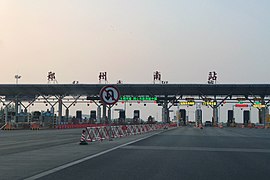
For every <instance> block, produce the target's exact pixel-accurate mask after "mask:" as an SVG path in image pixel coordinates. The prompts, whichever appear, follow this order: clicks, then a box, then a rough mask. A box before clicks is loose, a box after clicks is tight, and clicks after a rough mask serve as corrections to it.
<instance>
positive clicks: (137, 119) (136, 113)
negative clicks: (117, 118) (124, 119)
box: [133, 110, 140, 124]
mask: <svg viewBox="0 0 270 180" xmlns="http://www.w3.org/2000/svg"><path fill="white" fill-rule="evenodd" d="M139 122H140V110H134V111H133V123H134V124H138V123H139Z"/></svg>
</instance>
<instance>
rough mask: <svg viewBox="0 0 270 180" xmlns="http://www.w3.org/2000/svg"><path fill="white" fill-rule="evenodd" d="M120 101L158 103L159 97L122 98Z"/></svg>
mask: <svg viewBox="0 0 270 180" xmlns="http://www.w3.org/2000/svg"><path fill="white" fill-rule="evenodd" d="M119 101H157V97H149V96H121V97H120V99H119Z"/></svg>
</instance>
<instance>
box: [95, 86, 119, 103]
mask: <svg viewBox="0 0 270 180" xmlns="http://www.w3.org/2000/svg"><path fill="white" fill-rule="evenodd" d="M99 96H100V100H101V101H102V102H103V103H105V104H108V105H113V104H115V103H116V102H117V101H118V100H119V98H120V93H119V90H118V89H117V88H116V87H114V86H104V87H103V88H102V89H101V90H100V93H99Z"/></svg>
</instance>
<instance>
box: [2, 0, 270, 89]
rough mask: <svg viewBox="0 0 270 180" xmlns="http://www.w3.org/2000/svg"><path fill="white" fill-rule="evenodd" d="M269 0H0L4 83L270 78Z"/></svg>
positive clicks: (251, 80) (252, 80)
mask: <svg viewBox="0 0 270 180" xmlns="http://www.w3.org/2000/svg"><path fill="white" fill-rule="evenodd" d="M269 47H270V1H268V0H226V1H225V0H128V1H127V0H0V62H1V76H0V83H3V84H4V83H10V84H12V83H15V78H14V75H15V74H19V75H21V76H22V78H21V79H20V81H19V83H21V84H26V83H41V84H42V83H47V72H48V71H53V72H55V73H56V78H57V80H58V82H59V83H71V82H72V81H74V80H77V81H79V82H80V83H98V74H99V72H100V71H107V72H108V79H109V82H110V83H116V81H117V80H118V79H121V80H123V82H124V83H151V82H152V79H153V77H152V74H153V72H154V71H156V70H159V71H161V73H162V77H163V78H162V79H163V80H167V81H169V83H206V81H207V75H208V72H209V71H213V70H215V71H217V72H218V82H219V83H269V77H268V71H269V67H270V61H269V60H270V50H269Z"/></svg>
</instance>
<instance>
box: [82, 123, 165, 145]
mask: <svg viewBox="0 0 270 180" xmlns="http://www.w3.org/2000/svg"><path fill="white" fill-rule="evenodd" d="M164 127H165V126H164V125H156V124H151V125H150V124H147V125H121V126H95V127H94V126H92V127H86V128H85V130H84V133H86V135H84V139H85V141H86V142H95V141H103V140H105V139H107V140H110V139H111V138H121V137H124V136H130V135H137V134H143V133H146V132H150V131H154V130H158V129H162V128H164ZM82 137H83V135H82ZM81 140H82V138H81Z"/></svg>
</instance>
